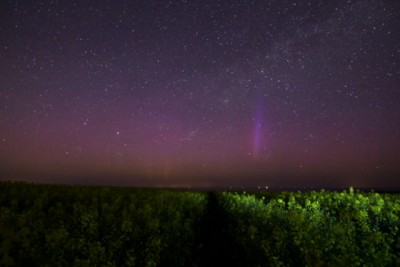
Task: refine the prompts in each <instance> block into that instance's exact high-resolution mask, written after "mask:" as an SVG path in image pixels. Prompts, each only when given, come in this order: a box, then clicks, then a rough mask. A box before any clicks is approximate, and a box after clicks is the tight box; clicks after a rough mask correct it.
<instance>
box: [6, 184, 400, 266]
mask: <svg viewBox="0 0 400 267" xmlns="http://www.w3.org/2000/svg"><path fill="white" fill-rule="evenodd" d="M224 263H227V264H228V265H229V266H400V198H399V195H398V194H378V193H373V192H372V193H361V192H354V191H353V189H350V190H348V191H344V192H325V191H321V192H310V193H279V194H278V193H277V194H262V193H258V194H247V193H232V192H210V193H205V192H192V191H174V190H160V189H130V188H115V187H85V186H58V185H31V184H24V183H0V266H210V265H214V266H215V265H221V264H224Z"/></svg>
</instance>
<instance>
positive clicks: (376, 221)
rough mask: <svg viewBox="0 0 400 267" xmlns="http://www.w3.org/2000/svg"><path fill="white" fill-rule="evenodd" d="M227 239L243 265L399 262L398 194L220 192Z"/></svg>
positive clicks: (364, 264) (361, 264)
mask: <svg viewBox="0 0 400 267" xmlns="http://www.w3.org/2000/svg"><path fill="white" fill-rule="evenodd" d="M220 202H221V203H222V206H223V207H224V210H225V212H226V216H228V217H229V219H228V220H227V221H228V222H229V225H228V226H227V227H228V229H229V232H230V234H231V235H232V237H234V238H235V241H236V242H237V243H238V244H239V246H240V247H241V248H242V249H243V251H244V254H245V263H246V265H248V266H400V235H399V230H400V229H399V227H400V199H399V196H398V195H389V194H378V193H361V192H354V191H353V189H352V188H350V190H349V191H348V192H341V193H337V192H325V191H321V192H311V193H282V194H279V195H278V196H277V197H276V198H273V199H266V198H264V197H262V196H261V197H259V198H257V197H255V196H254V195H249V194H237V193H236V194H232V193H223V194H221V196H220Z"/></svg>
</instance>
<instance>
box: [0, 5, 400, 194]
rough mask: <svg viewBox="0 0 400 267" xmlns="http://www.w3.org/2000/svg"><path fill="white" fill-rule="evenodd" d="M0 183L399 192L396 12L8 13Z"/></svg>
mask: <svg viewBox="0 0 400 267" xmlns="http://www.w3.org/2000/svg"><path fill="white" fill-rule="evenodd" d="M0 61H1V64H0V177H1V179H2V180H27V181H38V182H60V183H88V184H91V183H94V184H98V183H106V184H118V185H137V186H264V185H267V184H268V185H279V186H286V187H291V186H303V185H307V186H309V185H312V186H350V185H353V186H365V187H368V186H369V187H388V186H389V187H390V186H392V187H397V188H398V187H400V178H399V174H400V156H399V151H400V67H399V66H400V2H399V1H395V0H384V1H378V0H354V1H352V0H348V1H322V0H314V1H286V0H283V1H282V0H279V1H278V0H276V1H257V0H254V1H236V0H233V1H217V0H212V1H211V0H201V1H200V0H198V1H189V0H187V1H186V0H181V1H151V0H146V1H144V0H143V1H91V0H88V1H66V0H65V1H62V0H61V1H2V2H1V4H0Z"/></svg>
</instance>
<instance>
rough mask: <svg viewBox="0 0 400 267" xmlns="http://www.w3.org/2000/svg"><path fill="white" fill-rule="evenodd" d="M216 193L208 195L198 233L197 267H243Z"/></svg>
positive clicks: (241, 257) (240, 253) (242, 260)
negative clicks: (199, 245) (199, 246)
mask: <svg viewBox="0 0 400 267" xmlns="http://www.w3.org/2000/svg"><path fill="white" fill-rule="evenodd" d="M226 225H227V224H226V218H225V214H224V211H223V210H222V208H221V207H220V205H219V203H218V193H215V192H210V193H209V194H208V205H207V210H206V214H205V216H204V221H203V223H202V226H201V229H200V233H199V243H200V244H201V248H200V249H199V250H198V253H196V254H197V255H196V257H195V265H197V266H244V259H243V255H242V253H243V252H241V251H240V250H239V248H238V246H236V243H235V242H234V240H232V238H231V237H230V236H229V234H228V231H227V229H226V227H225V226H226Z"/></svg>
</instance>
